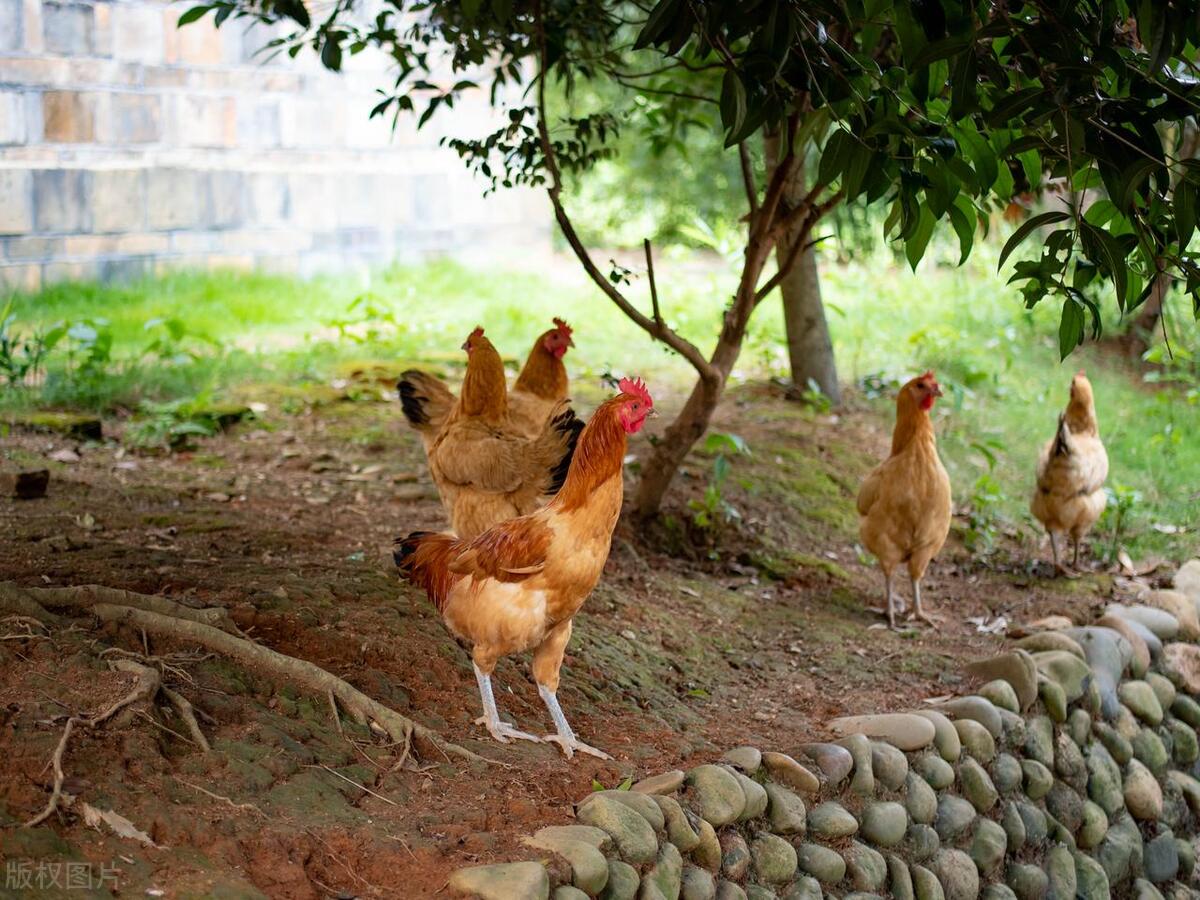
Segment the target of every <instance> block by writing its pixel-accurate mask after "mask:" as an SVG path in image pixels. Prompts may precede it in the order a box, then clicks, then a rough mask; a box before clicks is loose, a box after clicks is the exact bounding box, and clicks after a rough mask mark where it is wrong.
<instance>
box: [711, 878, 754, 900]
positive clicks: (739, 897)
mask: <svg viewBox="0 0 1200 900" xmlns="http://www.w3.org/2000/svg"><path fill="white" fill-rule="evenodd" d="M717 900H749V898H748V897H747V896H746V892H745V891H744V890H742V886H741V885H739V884H734V883H733V882H732V881H725V880H721V881H718V882H717Z"/></svg>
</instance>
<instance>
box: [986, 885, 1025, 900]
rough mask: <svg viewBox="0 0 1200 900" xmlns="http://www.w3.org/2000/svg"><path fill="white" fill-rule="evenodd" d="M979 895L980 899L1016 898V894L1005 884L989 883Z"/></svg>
mask: <svg viewBox="0 0 1200 900" xmlns="http://www.w3.org/2000/svg"><path fill="white" fill-rule="evenodd" d="M979 896H980V897H981V898H982V900H1017V895H1016V894H1014V893H1013V890H1012V888H1010V887H1009V886H1008V885H1007V884H989V885H987V886H986V887H985V888H984V889H983V893H982V894H980V895H979Z"/></svg>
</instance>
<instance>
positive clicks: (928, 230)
mask: <svg viewBox="0 0 1200 900" xmlns="http://www.w3.org/2000/svg"><path fill="white" fill-rule="evenodd" d="M935 224H936V223H935V220H934V218H933V213H932V212H930V211H929V207H927V206H922V207H921V216H920V219H919V220H918V222H917V229H916V231H915V232H913V235H912V237H910V238H909V239H908V240H906V241H905V242H904V256H905V258H906V259H907V260H908V264H909V265H910V266H911V267H912V270H913V271H914V272H915V271H916V270H917V263H919V262H920V261H921V257H923V256H924V255H925V248H926V247H927V246H929V239H930V238H931V237H932V236H933V226H934V225H935Z"/></svg>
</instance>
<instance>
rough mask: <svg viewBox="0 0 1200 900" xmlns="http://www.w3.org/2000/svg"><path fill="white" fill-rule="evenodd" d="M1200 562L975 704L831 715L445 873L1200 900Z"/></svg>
mask: <svg viewBox="0 0 1200 900" xmlns="http://www.w3.org/2000/svg"><path fill="white" fill-rule="evenodd" d="M1198 612H1200V560H1193V561H1192V562H1190V563H1188V564H1187V565H1186V566H1184V567H1183V568H1182V569H1181V570H1180V571H1179V572H1178V573H1177V575H1176V578H1175V590H1170V591H1151V592H1149V593H1147V594H1146V595H1144V596H1143V597H1141V598H1140V602H1138V603H1137V604H1133V605H1113V606H1110V607H1109V608H1108V609H1107V610H1106V611H1105V615H1104V616H1103V617H1102V618H1101V619H1099V620H1098V621H1097V622H1096V623H1094V624H1093V625H1089V626H1085V627H1075V626H1074V625H1073V624H1072V623H1071V622H1070V621H1068V620H1066V619H1059V618H1055V619H1051V620H1044V621H1042V622H1040V623H1037V626H1038V627H1037V629H1036V630H1034V631H1033V632H1032V633H1030V634H1028V635H1026V636H1024V637H1022V638H1020V639H1018V640H1015V641H1014V642H1013V645H1012V647H1011V648H1010V649H1008V650H1006V652H1004V653H1002V654H1000V655H999V656H996V657H994V658H990V659H986V660H981V661H979V662H977V663H975V664H972V665H971V666H969V667H968V674H970V675H972V676H974V677H975V679H976V681H977V682H981V684H980V686H979V688H978V689H977V690H976V692H975V693H974V694H971V695H968V696H963V697H957V698H954V699H952V700H949V701H946V702H938V703H936V704H931V705H929V706H928V708H923V709H919V710H914V711H910V712H904V713H898V714H881V715H873V716H857V717H852V718H843V719H837V720H834V721H833V722H830V723H829V724H828V730H829V731H830V732H831V733H832V734H833V735H834V737H835V739H834V740H833V741H832V742H828V743H814V744H808V745H804V746H802V747H800V748H798V750H797V751H796V752H795V753H794V754H793V755H786V754H782V753H775V752H761V751H760V750H758V749H756V748H753V747H739V748H736V749H734V750H731V751H729V752H728V753H726V754H725V755H724V757H722V758H721V759H720V760H719V761H717V762H716V763H712V764H707V765H701V766H697V767H696V768H694V769H692V770H690V771H688V772H686V773H685V772H682V771H674V772H667V773H663V774H661V775H656V776H653V777H651V778H647V779H645V780H643V781H641V782H638V783H636V784H634V785H633V787H632V789H631V790H629V791H619V790H617V791H600V792H596V793H593V794H591V795H590V796H588V797H585V798H584V799H583V800H582V801H581V802H580V803H579V804H578V806H577V807H576V823H577V824H574V825H567V826H555V827H549V828H543V829H542V830H541V831H538V832H537V833H536V834H534V835H532V836H530V837H529V838H526V839H525V842H526V844H527V845H528V846H529V848H530V850H531V855H533V856H534V857H535V858H534V859H531V860H529V861H526V862H519V863H509V864H499V865H490V866H476V867H472V868H467V869H460V870H459V871H457V872H455V873H454V875H453V876H452V878H451V880H450V886H451V887H452V888H453V889H454V890H456V891H457V892H459V893H460V894H467V895H472V896H478V897H483V898H486V900H545V898H548V897H551V896H553V897H554V900H586V898H601V900H635V898H637V900H662V898H666V900H774V898H783V900H821V898H844V900H868V898H874V897H895V898H897V900H977V898H984V900H1014V898H1016V900H1041V898H1062V900H1071V898H1075V897H1078V898H1083V900H1099V898H1106V897H1133V898H1138V900H1163V898H1171V900H1182V898H1196V897H1200V891H1198V890H1197V889H1196V887H1195V886H1194V880H1193V876H1194V873H1195V861H1196V846H1195V841H1196V838H1197V835H1198V834H1200V829H1198V827H1197V823H1198V822H1200V818H1198V817H1200V781H1198V780H1197V778H1198V777H1200V761H1198V760H1200V743H1198V741H1197V728H1200V703H1198V702H1197V698H1200V646H1198V644H1197V642H1198V641H1200V615H1198Z"/></svg>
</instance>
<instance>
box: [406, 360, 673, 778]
mask: <svg viewBox="0 0 1200 900" xmlns="http://www.w3.org/2000/svg"><path fill="white" fill-rule="evenodd" d="M619 388H620V393H618V394H617V395H616V396H615V397H613V398H612V399H610V400H608V401H607V402H605V403H604V404H602V405H601V406H600V408H599V409H597V410H596V412H595V414H594V415H593V416H592V420H591V421H590V422H589V423H588V425H587V427H586V428H584V430H583V434H581V435H580V437H579V443H578V445H577V446H576V449H575V455H574V457H573V458H572V460H571V465H570V468H569V470H568V472H567V477H566V480H565V482H564V483H563V486H562V489H561V490H560V491H559V492H558V494H557V495H556V496H555V497H554V499H553V500H551V501H550V503H548V504H547V505H546V506H545V507H543V508H542V509H540V510H538V511H537V512H535V513H532V514H531V515H526V516H521V517H520V518H517V519H512V520H510V521H507V522H502V523H500V524H499V525H495V526H493V527H492V528H489V529H488V530H487V531H485V532H483V533H482V534H480V535H479V536H478V537H476V538H474V539H473V540H464V539H462V538H459V537H455V536H454V535H452V534H445V533H441V534H433V533H430V532H421V531H418V532H414V533H413V534H410V535H409V536H408V537H406V538H401V539H398V540H397V541H396V545H395V551H394V553H393V556H394V559H395V562H396V566H397V568H398V569H399V570H400V575H401V577H403V578H405V579H407V580H408V581H409V582H411V583H412V584H414V585H416V586H418V587H420V588H422V589H423V590H424V591H425V593H426V595H427V596H428V597H429V599H430V600H431V601H432V602H433V604H434V606H435V607H437V610H438V612H439V613H440V614H441V616H442V620H443V621H444V622H445V624H446V627H447V628H448V629H449V630H450V633H451V634H452V635H454V637H455V638H456V639H458V640H459V641H460V642H463V643H465V644H467V645H469V646H470V648H471V659H472V661H473V663H474V666H475V680H476V681H477V682H478V685H479V695H480V698H481V700H482V702H483V716H482V717H481V718H479V719H478V720H476V724H482V725H485V726H486V727H487V730H488V732H489V733H490V734H491V735H492V737H493V738H495V739H496V740H497V741H500V742H501V743H508V742H509V741H510V740H512V739H514V738H516V739H520V740H529V741H540V740H545V741H550V742H554V743H557V744H558V745H559V746H560V747H561V749H562V751H563V753H565V754H566V756H567V757H568V758H569V757H572V756H573V755H574V754H575V752H576V751H579V752H581V753H587V754H590V755H592V756H597V757H600V758H601V759H610V758H611V757H609V756H608V755H607V754H606V753H604V752H603V751H601V750H597V749H596V748H595V747H591V746H589V745H587V744H585V743H583V742H582V741H580V740H579V739H578V738H576V736H575V733H574V732H573V731H572V730H571V726H570V725H569V724H568V723H567V719H566V716H565V715H563V711H562V707H560V706H559V703H558V699H557V691H558V682H559V670H560V669H561V668H562V661H563V653H564V652H565V650H566V646H567V641H569V640H570V638H571V623H572V620H573V619H574V616H575V614H576V613H577V612H579V608H580V607H581V606H582V605H583V602H584V600H586V599H587V596H588V594H590V593H591V591H592V588H594V587H595V586H596V582H597V581H598V580H599V579H600V573H601V571H602V570H603V569H604V563H605V561H606V560H607V559H608V552H609V547H610V545H611V542H612V532H613V528H614V527H616V524H617V517H618V516H619V515H620V513H621V501H622V496H623V490H624V485H623V483H622V476H621V467H622V463H623V461H624V458H625V447H626V441H627V438H628V435H631V434H636V433H637V432H638V431H640V430H641V428H642V425H643V424H645V421H646V418H647V417H648V416H650V415H652V414H653V413H654V401H653V399H652V398H651V397H650V393H649V392H648V391H647V390H646V386H645V384H643V383H642V382H641V381H640V380H634V381H631V380H630V379H628V378H626V379H622V380H621V382H620V385H619ZM529 649H532V650H533V677H534V680H535V681H537V685H538V693H539V694H540V695H541V697H542V700H543V701H544V702H545V704H546V707H547V709H548V710H549V711H550V717H551V719H552V720H553V721H554V727H555V734H552V735H548V736H547V737H545V738H538V737H535V736H534V735H531V734H527V733H526V732H523V731H518V730H517V729H516V728H514V727H513V726H511V725H509V724H507V723H506V722H502V721H501V720H500V716H499V712H498V711H497V709H496V700H495V697H494V696H493V694H492V672H493V671H494V670H495V668H496V662H497V661H498V660H499V659H500V658H501V657H502V656H507V655H509V654H512V653H520V652H522V651H525V650H529Z"/></svg>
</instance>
